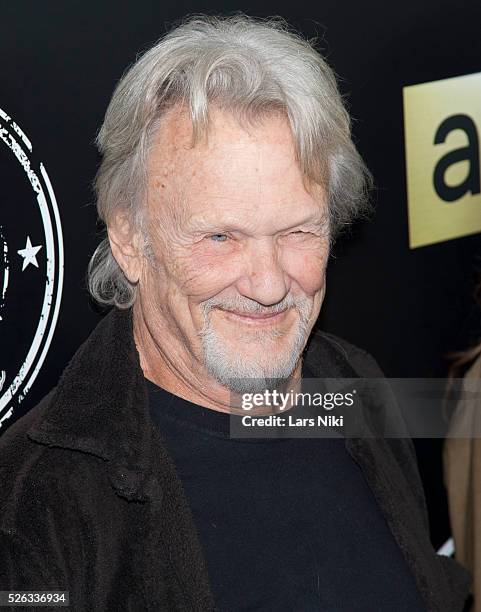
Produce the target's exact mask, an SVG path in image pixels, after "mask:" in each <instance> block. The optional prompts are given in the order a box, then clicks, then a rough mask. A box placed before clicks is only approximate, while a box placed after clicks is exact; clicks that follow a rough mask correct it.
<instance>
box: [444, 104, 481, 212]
mask: <svg viewBox="0 0 481 612" xmlns="http://www.w3.org/2000/svg"><path fill="white" fill-rule="evenodd" d="M453 130H464V131H465V132H466V135H467V136H468V146H467V147H462V148H461V149H455V150H454V151H451V152H450V153H446V155H445V156H444V157H442V158H441V159H440V160H439V161H438V163H437V164H436V167H435V168H434V177H433V182H434V189H435V190H436V193H437V194H438V196H439V197H440V198H441V200H444V201H445V202H454V201H455V200H459V198H461V197H462V196H463V195H464V194H465V193H468V192H471V193H479V192H480V186H479V145H478V133H477V131H476V126H475V125H474V123H473V120H472V119H471V118H470V117H468V116H467V115H453V116H452V117H448V118H447V119H445V120H444V121H443V122H442V123H441V125H440V126H439V128H438V130H437V132H436V135H435V137H434V144H440V143H442V142H444V141H445V140H446V136H447V135H448V134H449V132H452V131H453ZM463 160H467V161H468V162H469V173H468V176H467V177H466V179H465V180H464V181H463V182H462V183H460V184H459V185H456V186H455V187H450V186H449V185H446V182H445V180H444V175H445V173H446V170H447V169H448V168H449V166H452V165H453V164H456V163H457V162H460V161H463Z"/></svg>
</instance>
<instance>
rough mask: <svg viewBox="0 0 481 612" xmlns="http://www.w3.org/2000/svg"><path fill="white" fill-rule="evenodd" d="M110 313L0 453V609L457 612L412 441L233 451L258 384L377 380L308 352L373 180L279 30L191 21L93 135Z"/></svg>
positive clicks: (310, 66) (313, 61)
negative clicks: (65, 596) (238, 412)
mask: <svg viewBox="0 0 481 612" xmlns="http://www.w3.org/2000/svg"><path fill="white" fill-rule="evenodd" d="M98 145H99V149H100V151H101V153H102V155H103V161H102V164H101V167H100V169H99V172H98V176H97V180H96V189H97V196H98V199H97V202H98V211H99V216H100V217H101V219H102V220H103V221H105V223H106V227H107V230H108V236H107V237H106V238H105V240H104V241H103V242H102V243H101V244H100V246H99V247H98V249H97V251H96V252H95V253H94V256H93V258H92V260H91V263H90V266H89V288H90V291H91V293H92V295H93V296H94V297H95V298H96V299H97V300H98V301H99V302H100V303H103V304H108V305H111V306H113V308H112V309H111V311H110V312H109V313H108V315H107V316H105V318H104V319H103V320H102V321H101V322H100V323H99V324H98V326H97V328H96V329H95V330H94V331H93V332H92V334H91V335H90V337H89V338H88V339H87V341H86V342H85V343H84V344H83V345H82V346H81V347H80V348H79V350H78V351H77V352H76V354H75V355H74V357H73V359H72V360H71V362H70V363H69V365H68V366H67V368H66V369H65V371H64V373H63V375H62V377H61V379H60V381H59V383H58V385H57V386H56V387H55V388H54V389H52V391H51V392H50V393H49V394H48V395H47V396H46V397H45V398H44V399H43V400H42V401H41V403H40V404H39V405H38V406H37V407H36V408H34V409H33V410H31V411H30V412H29V413H28V414H27V415H26V416H25V417H23V418H22V419H20V420H19V421H18V422H17V423H15V424H14V426H12V427H11V428H10V429H9V430H8V431H7V432H6V434H5V435H4V436H3V437H2V440H1V445H0V447H1V457H2V471H1V475H2V492H3V495H2V501H1V506H0V509H1V513H0V588H1V589H3V590H10V591H13V590H15V591H18V590H54V589H60V590H65V591H69V597H70V605H71V607H72V609H74V610H76V611H80V610H85V611H91V610H132V611H138V610H182V611H183V610H202V611H204V610H214V609H217V610H229V611H232V610H289V611H292V610H296V611H297V610H300V611H301V610H302V611H311V610H323V611H326V612H327V611H329V612H333V611H341V610H342V611H346V612H347V611H350V612H351V611H353V610H365V611H369V612H372V611H373V610H382V611H389V612H392V611H401V610H403V611H410V612H414V611H421V610H437V611H449V612H455V611H461V610H462V608H463V602H464V600H465V597H466V593H467V590H468V579H467V577H466V575H465V573H464V571H463V570H462V569H461V568H460V567H459V566H457V565H456V564H455V562H454V561H452V560H450V559H444V558H440V557H438V556H437V555H436V554H435V552H434V550H433V549H432V547H431V544H430V541H429V533H428V526H427V518H426V510H425V503H424V498H423V492H422V488H421V485H420V480H419V476H418V473H417V467H416V462H415V455H414V452H413V448H412V445H411V443H410V442H409V441H408V440H404V439H398V440H382V439H352V438H344V437H342V436H340V437H339V436H338V437H332V438H323V439H302V438H283V439H255V440H252V439H250V440H249V439H247V440H244V439H242V440H241V439H234V438H232V437H231V436H230V435H229V420H230V419H231V418H232V415H231V414H230V413H232V412H234V411H235V402H234V400H233V398H235V397H237V396H239V394H242V393H245V392H253V391H258V390H260V389H262V388H264V387H267V386H268V385H269V381H272V380H277V379H281V380H287V381H299V380H301V379H302V378H303V377H304V378H306V377H376V376H381V373H380V371H379V369H378V367H377V365H376V363H375V362H374V360H373V359H372V358H371V357H370V356H369V355H367V354H366V353H364V352H363V351H361V350H360V349H357V348H355V347H353V346H352V345H350V344H348V343H347V342H345V341H343V340H340V339H338V338H334V337H333V336H331V335H329V334H326V333H322V332H319V331H313V329H314V324H315V323H316V319H317V317H318V315H319V311H320V308H321V305H322V302H323V298H324V295H325V289H326V264H327V260H328V255H329V248H330V245H331V244H332V239H333V237H334V236H335V234H336V232H337V231H338V229H339V228H340V227H341V226H343V225H345V224H347V223H348V222H349V221H350V220H352V219H353V218H354V217H355V215H357V214H359V212H360V211H361V210H362V209H363V206H364V202H365V191H366V190H365V185H366V180H367V178H368V176H369V175H368V172H367V171H366V170H365V168H364V165H363V163H362V161H361V159H360V157H359V155H358V153H357V152H356V149H355V147H354V145H353V143H352V141H351V138H350V128H349V117H348V115H347V113H346V111H345V109H344V107H343V104H342V101H341V97H340V95H339V93H338V90H337V87H336V82H335V79H334V77H333V74H332V72H331V71H330V69H329V68H328V66H327V65H326V63H325V62H324V60H323V59H322V58H321V57H320V56H319V54H318V53H317V51H316V50H315V49H314V48H313V47H312V46H311V45H310V44H309V43H308V42H306V41H304V40H303V39H302V38H301V37H299V36H298V35H297V34H295V33H293V32H292V31H290V30H289V28H288V27H287V26H286V24H285V22H283V20H282V19H280V18H272V19H269V20H256V19H253V18H250V17H247V16H245V15H242V14H237V15H235V16H234V17H229V18H222V17H203V16H193V17H190V18H188V19H186V20H184V22H183V23H181V24H180V25H179V26H178V27H176V28H175V29H173V30H172V31H171V32H170V33H168V34H167V35H166V36H165V37H164V38H163V39H162V40H161V41H160V42H159V43H157V44H156V45H155V46H154V47H153V48H151V49H150V50H149V51H148V52H147V53H145V54H144V55H143V57H141V58H140V59H139V60H138V61H137V62H136V63H135V64H134V65H133V66H132V67H131V68H130V70H129V71H128V72H127V73H126V74H125V76H124V77H123V79H122V80H121V81H120V83H119V84H118V86H117V88H116V90H115V93H114V95H113V97H112V101H111V103H110V106H109V108H108V110H107V114H106V117H105V121H104V124H103V126H102V128H101V130H100V132H99V135H98Z"/></svg>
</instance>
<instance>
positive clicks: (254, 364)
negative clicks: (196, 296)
mask: <svg viewBox="0 0 481 612" xmlns="http://www.w3.org/2000/svg"><path fill="white" fill-rule="evenodd" d="M214 306H222V307H224V308H229V309H234V310H235V309H237V310H239V311H243V310H245V309H244V308H243V307H242V306H243V304H242V303H239V301H238V300H237V301H234V302H232V301H229V302H228V303H227V302H226V301H225V300H224V301H216V300H215V299H213V300H206V302H204V304H203V307H204V326H203V328H202V330H201V332H200V333H199V335H200V337H201V344H202V352H203V361H204V367H205V368H206V370H207V372H208V373H209V374H210V375H211V376H212V377H213V378H214V379H215V380H216V381H217V382H218V383H220V384H221V385H223V386H225V387H227V388H228V389H230V390H231V391H232V392H234V393H238V394H242V393H261V392H262V391H265V390H266V389H269V390H272V389H275V388H278V387H279V385H280V383H281V382H282V381H285V380H286V379H288V378H289V377H290V376H291V375H292V373H293V371H294V369H295V367H296V365H297V363H298V361H299V358H300V356H301V353H302V350H303V349H304V346H305V345H306V342H307V339H308V336H309V332H310V329H309V315H310V314H311V309H312V301H311V300H309V299H308V298H289V296H286V298H285V299H284V300H282V302H279V304H278V305H276V309H274V310H270V312H276V311H279V312H280V311H281V310H284V309H285V308H286V307H294V308H296V310H297V312H298V313H299V321H298V324H297V329H296V330H295V331H294V332H290V333H291V334H292V335H293V337H292V340H291V341H290V347H288V348H287V349H285V350H283V351H282V354H281V355H276V354H271V357H270V360H269V362H267V363H266V362H265V361H262V360H259V359H257V358H255V357H254V358H251V359H249V361H246V360H245V359H244V358H243V355H242V347H239V352H238V354H233V351H232V350H231V349H229V348H228V347H227V346H226V344H225V342H224V341H223V339H222V338H221V337H219V335H218V333H217V332H216V331H215V329H214V328H213V327H212V324H211V321H210V317H209V312H210V310H211V309H212V308H213V307H214ZM263 310H265V309H264V308H263V307H259V308H256V309H255V310H254V309H253V308H252V307H251V308H250V309H249V312H262V311H263ZM283 335H284V332H281V331H279V330H277V329H267V330H252V331H249V333H247V334H246V336H245V343H246V344H248V343H251V342H253V341H254V342H255V341H260V342H259V344H260V347H259V349H260V351H262V352H263V354H264V355H265V352H266V351H269V350H271V343H272V342H273V341H274V340H275V339H276V338H280V337H281V336H283ZM262 341H266V345H265V350H263V346H262Z"/></svg>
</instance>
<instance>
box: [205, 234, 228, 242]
mask: <svg viewBox="0 0 481 612" xmlns="http://www.w3.org/2000/svg"><path fill="white" fill-rule="evenodd" d="M209 237H210V239H211V240H213V241H214V242H225V241H226V240H227V234H212V235H211V236H209Z"/></svg>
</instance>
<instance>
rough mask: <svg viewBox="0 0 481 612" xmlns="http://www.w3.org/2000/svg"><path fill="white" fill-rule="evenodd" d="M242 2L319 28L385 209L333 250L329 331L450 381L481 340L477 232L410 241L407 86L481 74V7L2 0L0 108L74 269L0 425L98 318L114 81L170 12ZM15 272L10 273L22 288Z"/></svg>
mask: <svg viewBox="0 0 481 612" xmlns="http://www.w3.org/2000/svg"><path fill="white" fill-rule="evenodd" d="M237 10H241V11H244V12H246V13H248V14H253V15H260V16H266V15H272V14H280V15H282V16H283V17H285V18H286V19H287V20H288V21H289V22H290V23H292V24H293V25H294V26H295V27H296V28H298V29H299V30H301V31H302V32H303V33H304V34H305V35H306V36H308V37H312V36H315V35H317V36H318V37H319V39H320V48H321V50H323V52H324V54H325V55H326V56H327V58H328V61H329V62H330V64H331V66H332V67H333V68H334V69H335V71H336V73H337V74H338V75H340V77H341V83H340V85H341V90H342V92H343V93H344V94H345V95H346V96H347V101H348V105H349V108H350V111H351V113H352V115H353V116H354V119H355V120H354V136H355V140H356V142H357V143H358V146H359V149H360V151H361V153H362V155H363V156H364V158H365V160H366V162H367V164H368V166H369V167H370V169H371V170H372V172H373V174H374V177H375V181H376V186H377V187H376V192H375V193H374V194H373V198H374V200H375V202H376V209H377V211H376V214H375V216H374V217H373V220H372V221H371V222H370V223H365V222H362V223H358V224H357V225H356V226H355V227H354V228H353V230H352V235H351V236H349V237H345V238H343V239H342V240H341V241H340V242H339V243H338V244H337V245H336V248H335V250H334V253H333V256H332V258H331V262H330V267H329V271H328V294H327V298H326V301H325V303H324V306H323V310H322V313H321V317H320V320H319V325H321V326H322V327H323V328H324V329H326V330H328V331H331V332H333V333H335V334H337V335H339V336H342V337H344V338H346V339H348V340H349V341H351V342H353V343H354V344H357V345H359V346H361V347H363V348H365V349H366V350H368V351H369V352H371V353H372V354H373V355H374V356H375V357H376V359H377V360H378V362H379V363H380V365H381V367H382V368H383V370H384V371H385V373H386V375H388V376H392V377H421V376H430V377H443V376H445V375H446V372H447V366H448V361H447V360H446V358H445V355H446V353H447V352H448V351H451V350H453V349H459V348H463V347H465V346H467V345H468V344H470V343H472V342H474V341H475V340H476V339H477V337H478V336H480V335H481V325H480V322H481V316H480V314H479V313H478V307H477V306H476V304H475V302H474V299H473V297H472V296H473V290H474V285H475V281H476V279H477V276H478V274H479V271H480V270H481V260H480V253H481V244H480V239H479V235H473V236H469V237H465V238H459V239H456V240H451V241H448V242H443V243H439V244H435V245H432V246H426V247H422V248H418V249H415V250H410V249H409V246H408V225H407V204H406V180H405V162H404V141H403V107H402V87H403V86H405V85H411V84H416V83H423V82H427V81H433V80H438V79H444V78H448V77H452V76H459V75H465V74H469V73H475V72H479V71H481V37H480V35H479V24H480V23H481V8H480V4H479V2H477V1H475V0H472V1H470V2H464V3H463V4H461V3H459V2H457V1H455V0H449V1H447V0H423V1H422V2H420V1H419V0H407V1H404V2H390V3H387V2H385V1H380V0H376V1H372V2H367V3H366V2H365V3H362V2H354V0H351V1H344V2H341V1H339V0H336V1H335V0H324V1H323V2H321V3H318V2H307V1H304V0H298V1H297V2H296V3H293V4H291V3H283V2H279V1H278V2H276V3H273V2H270V1H264V2H263V3H262V9H261V8H260V6H256V5H254V4H252V5H249V4H247V5H245V4H244V5H239V4H234V3H231V2H227V1H224V2H210V3H209V4H204V3H200V2H182V1H177V2H154V1H149V0H139V1H137V2H119V1H115V2H114V1H112V0H101V1H99V2H85V0H84V1H83V2H80V1H78V0H69V1H68V2H65V1H64V0H46V1H44V2H36V1H34V0H32V1H30V2H28V1H25V0H15V1H14V0H11V1H10V2H8V1H7V2H5V1H4V2H3V3H2V4H1V6H0V23H1V36H0V58H1V64H0V66H1V73H0V74H1V78H0V108H2V109H4V111H6V112H7V113H8V114H9V115H11V116H12V118H13V119H14V120H15V121H16V122H17V123H18V124H19V125H20V126H21V128H22V129H23V130H24V131H25V132H26V133H27V135H28V137H29V138H30V140H31V141H32V142H33V143H34V148H35V150H36V151H37V152H38V154H39V156H40V157H41V160H42V162H43V163H44V164H45V167H46V168H47V170H48V174H49V176H50V180H51V182H52V185H53V188H54V191H55V194H56V198H57V202H58V207H59V211H60V217H61V224H62V232H63V239H64V247H65V250H64V252H65V276H64V286H63V293H62V301H61V307H60V311H59V317H58V322H57V326H56V329H55V334H54V336H53V341H52V343H51V345H50V349H49V351H48V354H47V356H46V359H45V361H44V363H43V366H42V368H41V370H40V372H39V375H38V376H37V378H36V380H35V383H34V384H33V386H32V389H31V390H30V392H29V393H28V395H27V397H26V398H25V400H24V401H23V402H22V404H21V405H20V406H19V407H18V408H17V409H16V411H15V412H14V414H13V415H12V417H11V418H10V419H8V421H7V420H6V421H4V424H3V425H4V426H3V427H2V428H1V429H0V432H1V431H2V430H5V429H6V427H8V425H10V424H11V423H12V422H14V421H15V420H16V419H17V418H18V417H19V416H21V415H22V414H23V413H24V412H26V411H27V410H28V409H30V408H31V407H32V406H34V405H35V404H36V403H37V402H38V400H39V399H40V398H41V397H42V396H43V395H44V394H45V393H46V392H47V391H49V389H50V388H51V387H52V386H53V385H55V384H56V381H57V379H58V377H59V375H60V373H61V371H62V370H63V368H64V367H65V365H66V363H67V362H68V360H69V359H70V357H71V356H72V354H73V353H74V351H75V350H76V348H77V347H78V345H79V344H80V343H81V342H82V341H83V340H84V339H85V338H86V337H87V336H88V334H89V332H90V331H91V330H92V329H93V327H94V326H95V324H96V322H97V321H98V320H99V315H98V313H97V312H96V309H95V308H94V306H93V305H92V304H91V302H90V301H89V299H88V295H87V291H86V288H85V283H84V278H85V271H86V267H87V263H88V260H89V257H90V255H91V253H92V252H93V250H94V248H95V246H96V244H97V242H98V233H97V231H96V224H95V219H96V213H95V208H94V206H93V195H92V191H91V181H92V179H93V176H94V174H95V171H96V168H97V166H98V161H99V160H98V157H97V153H96V150H95V147H94V145H93V139H94V137H95V133H96V130H97V129H98V127H99V125H100V124H101V121H102V118H103V113H104V112H105V109H106V106H107V104H108V102H109V99H110V96H111V94H112V91H113V87H114V85H115V83H116V81H117V80H118V79H119V78H120V76H121V74H122V72H123V71H124V69H125V68H126V66H127V65H128V64H129V63H131V62H132V61H133V60H134V59H135V57H136V54H137V53H138V52H139V51H141V50H143V49H145V48H146V47H148V46H149V45H150V44H151V43H153V42H154V41H155V40H156V39H157V38H158V37H159V36H161V35H162V33H164V31H165V29H166V27H167V26H168V24H169V23H171V22H172V21H174V20H176V19H179V18H180V17H182V16H183V15H186V14H188V13H193V12H195V13H197V12H207V13H217V12H218V13H228V12H232V11H237ZM480 104H481V91H480ZM0 145H1V143H0ZM5 156H6V154H5V155H4V154H3V153H2V157H1V158H0V178H1V182H2V190H1V196H0V207H1V216H0V225H1V223H2V220H3V221H4V222H5V223H8V224H15V225H17V226H18V227H22V226H23V224H26V225H28V213H26V212H25V211H24V210H23V209H22V208H21V199H22V198H23V197H24V195H22V194H23V192H22V190H21V189H20V187H19V182H18V181H19V178H18V177H15V172H17V171H16V170H14V169H12V165H11V164H10V165H9V164H7V162H6V157H5ZM3 162H5V163H3ZM25 197H26V196H25ZM480 214H481V210H480ZM29 231H30V230H29ZM31 231H32V232H33V231H34V230H31ZM22 240H24V238H22ZM32 242H33V239H32ZM24 246H25V243H24V242H22V243H19V246H15V247H14V248H12V250H13V251H15V250H16V249H20V248H24ZM40 255H41V252H40V254H39V257H40ZM12 257H13V255H12ZM31 269H33V266H30V267H29V268H27V270H31ZM12 272H14V270H12ZM17 277H18V274H17V276H14V275H13V274H12V277H11V287H13V289H15V282H16V281H15V278H17ZM16 291H17V303H18V304H20V305H21V307H19V308H17V309H16V312H13V311H12V309H10V311H9V310H8V309H7V310H6V311H5V312H6V315H7V316H5V317H3V321H0V325H1V327H0V334H1V335H0V342H1V344H0V347H1V351H0V359H1V362H0V369H1V365H2V362H3V364H4V365H5V364H6V363H8V360H9V357H10V356H11V355H13V354H14V353H15V350H16V347H18V346H19V343H20V340H19V338H20V335H21V333H22V331H21V330H22V329H23V327H22V326H23V325H24V322H23V321H24V319H25V318H28V310H29V308H30V307H31V308H34V307H35V308H36V307H37V305H36V302H35V300H36V299H37V298H38V296H36V295H35V291H40V289H35V288H32V287H30V288H29V289H28V290H27V288H26V287H24V286H23V285H20V284H19V283H18V284H17V289H16ZM7 297H8V296H7ZM25 325H26V324H25ZM415 443H416V450H417V452H418V458H419V463H420V469H421V473H422V477H423V481H424V484H425V487H426V492H427V499H428V506H429V512H430V519H431V523H432V539H433V543H434V544H435V546H439V545H441V544H442V543H443V542H444V541H445V540H446V538H447V537H448V536H449V525H448V518H447V506H446V496H445V491H444V488H443V483H442V472H441V444H442V441H440V440H416V442H415Z"/></svg>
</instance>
